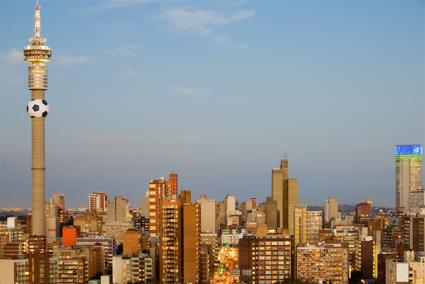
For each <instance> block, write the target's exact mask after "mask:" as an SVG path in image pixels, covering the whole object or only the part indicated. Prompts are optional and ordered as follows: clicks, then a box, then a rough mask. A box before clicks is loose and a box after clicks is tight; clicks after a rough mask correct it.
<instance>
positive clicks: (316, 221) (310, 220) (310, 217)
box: [306, 211, 323, 244]
mask: <svg viewBox="0 0 425 284" xmlns="http://www.w3.org/2000/svg"><path fill="white" fill-rule="evenodd" d="M306 218H307V222H306V223H307V243H309V244H315V243H317V242H319V231H320V230H321V229H322V228H323V213H322V211H307V213H306Z"/></svg>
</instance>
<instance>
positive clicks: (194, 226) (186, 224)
mask: <svg viewBox="0 0 425 284" xmlns="http://www.w3.org/2000/svg"><path fill="white" fill-rule="evenodd" d="M189 192H190V191H189ZM182 193H183V191H182ZM182 193H181V196H180V198H181V199H180V224H179V229H180V231H181V235H180V240H181V241H180V245H181V247H180V253H179V254H180V256H181V258H180V265H181V266H180V267H181V268H180V272H181V279H182V283H198V282H199V253H200V233H201V232H200V230H201V228H200V225H201V224H200V211H199V206H198V204H194V203H191V200H190V199H188V198H186V199H185V198H184V196H186V197H187V194H185V195H183V194H182ZM182 195H183V196H182Z"/></svg>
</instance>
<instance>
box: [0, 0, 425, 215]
mask: <svg viewBox="0 0 425 284" xmlns="http://www.w3.org/2000/svg"><path fill="white" fill-rule="evenodd" d="M40 4H41V6H42V11H41V14H42V36H43V37H46V38H47V40H48V45H49V46H50V47H51V48H52V49H53V57H52V61H51V62H50V64H49V89H48V91H47V93H46V98H47V101H48V102H49V105H50V113H49V116H48V117H47V121H46V123H47V124H46V139H47V140H46V141H47V142H46V147H47V149H46V167H47V177H46V178H47V184H46V198H48V197H49V196H50V195H51V193H52V192H61V193H64V194H65V196H66V201H67V203H68V205H69V206H85V205H86V198H87V194H88V192H91V191H99V190H102V191H106V192H108V193H110V195H114V194H121V195H124V196H125V197H127V198H129V200H130V202H131V203H132V205H134V206H137V205H138V203H139V202H140V200H141V198H142V197H143V195H144V193H145V191H146V189H147V185H148V182H149V180H150V179H152V178H158V177H161V176H166V175H167V174H168V173H169V172H171V171H176V172H178V173H179V175H180V181H181V182H180V185H181V186H183V187H190V188H191V189H192V191H193V194H194V195H195V196H197V195H198V194H201V193H206V194H208V195H209V196H211V197H213V198H216V199H222V198H223V197H224V196H225V194H226V193H232V194H235V195H236V196H237V198H238V199H239V200H244V199H246V198H249V197H257V199H258V200H264V199H265V197H266V196H267V195H270V191H271V190H270V176H271V169H272V168H273V167H277V166H278V165H279V160H280V158H281V157H282V156H283V155H284V153H287V154H288V156H289V164H290V175H291V176H293V177H298V178H299V192H300V201H303V202H307V203H308V204H312V205H320V204H322V203H323V200H324V199H325V198H326V197H327V196H330V195H332V196H336V197H337V199H338V200H339V201H340V202H341V203H350V204H355V203H356V202H358V201H360V200H362V199H364V198H366V197H371V198H373V199H374V201H375V203H376V204H377V205H390V206H391V205H393V204H394V202H395V201H394V199H395V185H394V184H395V176H394V172H395V166H394V165H395V161H394V145H396V144H425V79H424V78H425V67H424V66H425V55H424V54H425V51H424V50H425V38H424V34H425V28H424V22H425V16H424V15H425V13H424V12H425V8H424V1H378V0H376V1H318V0H317V1H313V0H311V1H303V0H301V1H243V0H239V1H238V0H229V1H226V0H216V1H177V0H176V1H160V0H158V1H155V0H105V1H40ZM33 6H34V1H11V0H5V1H1V2H0V85H1V92H0V102H1V106H2V107H3V109H2V111H1V112H0V138H1V139H0V192H1V198H0V207H12V206H30V203H31V180H30V167H31V165H30V162H31V161H30V159H31V157H30V146H31V145H30V134H31V132H30V131H31V125H30V119H29V118H28V117H27V115H26V114H25V106H26V104H27V103H28V101H29V99H30V93H29V91H28V90H27V85H26V78H27V70H26V68H27V67H26V64H25V63H24V62H23V60H22V55H21V50H22V48H23V47H24V46H25V45H26V44H27V40H28V38H29V37H30V36H32V34H33V8H34V7H33Z"/></svg>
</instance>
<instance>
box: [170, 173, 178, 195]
mask: <svg viewBox="0 0 425 284" xmlns="http://www.w3.org/2000/svg"><path fill="white" fill-rule="evenodd" d="M167 187H168V189H169V191H170V194H171V195H172V196H177V192H178V189H179V178H178V175H177V174H176V173H171V174H170V175H169V177H168V181H167Z"/></svg>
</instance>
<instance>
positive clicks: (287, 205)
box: [272, 158, 298, 234]
mask: <svg viewBox="0 0 425 284" xmlns="http://www.w3.org/2000/svg"><path fill="white" fill-rule="evenodd" d="M272 199H273V200H276V203H277V211H278V221H279V224H278V227H280V228H282V229H284V230H288V232H289V234H293V233H294V209H295V207H296V206H297V205H298V179H296V178H289V176H288V159H286V158H285V159H283V160H281V163H280V168H279V169H273V170H272Z"/></svg>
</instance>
